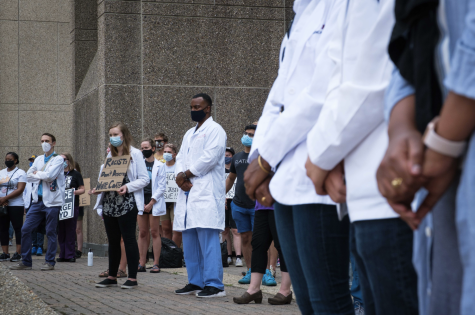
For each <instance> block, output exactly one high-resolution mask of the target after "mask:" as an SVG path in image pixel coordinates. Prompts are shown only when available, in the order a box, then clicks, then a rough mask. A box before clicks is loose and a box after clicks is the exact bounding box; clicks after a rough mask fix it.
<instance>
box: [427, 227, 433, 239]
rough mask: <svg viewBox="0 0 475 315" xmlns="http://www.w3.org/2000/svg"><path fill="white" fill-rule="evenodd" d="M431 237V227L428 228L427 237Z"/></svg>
mask: <svg viewBox="0 0 475 315" xmlns="http://www.w3.org/2000/svg"><path fill="white" fill-rule="evenodd" d="M431 235H432V230H431V229H430V227H428V226H427V227H426V236H427V237H431Z"/></svg>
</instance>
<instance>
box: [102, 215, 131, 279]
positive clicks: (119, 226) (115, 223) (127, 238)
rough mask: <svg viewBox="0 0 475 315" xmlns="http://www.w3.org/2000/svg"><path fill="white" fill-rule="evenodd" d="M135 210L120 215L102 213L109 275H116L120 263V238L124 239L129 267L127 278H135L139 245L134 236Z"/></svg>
mask: <svg viewBox="0 0 475 315" xmlns="http://www.w3.org/2000/svg"><path fill="white" fill-rule="evenodd" d="M137 214H138V211H137V210H132V211H129V212H127V213H126V214H124V215H122V216H120V217H108V216H106V215H104V216H103V217H104V225H105V227H106V233H107V239H108V240H109V276H112V277H117V271H118V270H119V264H120V256H121V253H120V238H121V237H122V238H123V239H124V245H125V255H126V256H127V264H128V269H129V278H132V279H135V278H137V267H138V265H139V247H138V245H137V239H136V238H135V229H136V225H137Z"/></svg>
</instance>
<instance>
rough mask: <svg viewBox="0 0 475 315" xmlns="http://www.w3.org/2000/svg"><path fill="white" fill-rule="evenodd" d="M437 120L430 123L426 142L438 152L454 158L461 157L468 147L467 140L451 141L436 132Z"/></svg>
mask: <svg viewBox="0 0 475 315" xmlns="http://www.w3.org/2000/svg"><path fill="white" fill-rule="evenodd" d="M435 126H436V123H435V122H431V123H429V125H428V126H427V132H426V135H425V137H424V144H425V145H426V146H427V147H428V148H430V149H431V150H434V151H435V152H437V153H440V154H443V155H447V156H450V157H453V158H458V157H460V156H461V155H462V154H463V153H464V152H465V148H466V147H467V142H466V141H451V140H447V139H445V138H442V137H441V136H439V135H438V134H437V133H436V132H435Z"/></svg>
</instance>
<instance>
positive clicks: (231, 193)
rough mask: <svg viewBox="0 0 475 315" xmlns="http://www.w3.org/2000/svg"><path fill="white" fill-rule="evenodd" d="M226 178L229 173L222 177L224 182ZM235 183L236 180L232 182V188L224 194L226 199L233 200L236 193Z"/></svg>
mask: <svg viewBox="0 0 475 315" xmlns="http://www.w3.org/2000/svg"><path fill="white" fill-rule="evenodd" d="M228 176H229V173H226V176H225V177H224V178H225V180H226V179H227V178H228ZM236 182H237V178H236V180H235V181H234V184H233V187H231V189H230V190H229V191H228V193H227V194H226V199H233V198H234V194H235V192H236Z"/></svg>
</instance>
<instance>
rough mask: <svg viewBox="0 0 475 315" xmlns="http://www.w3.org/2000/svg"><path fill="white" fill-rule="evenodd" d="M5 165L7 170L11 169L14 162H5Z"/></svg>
mask: <svg viewBox="0 0 475 315" xmlns="http://www.w3.org/2000/svg"><path fill="white" fill-rule="evenodd" d="M5 165H6V166H7V167H8V168H12V167H13V165H15V161H5Z"/></svg>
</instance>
